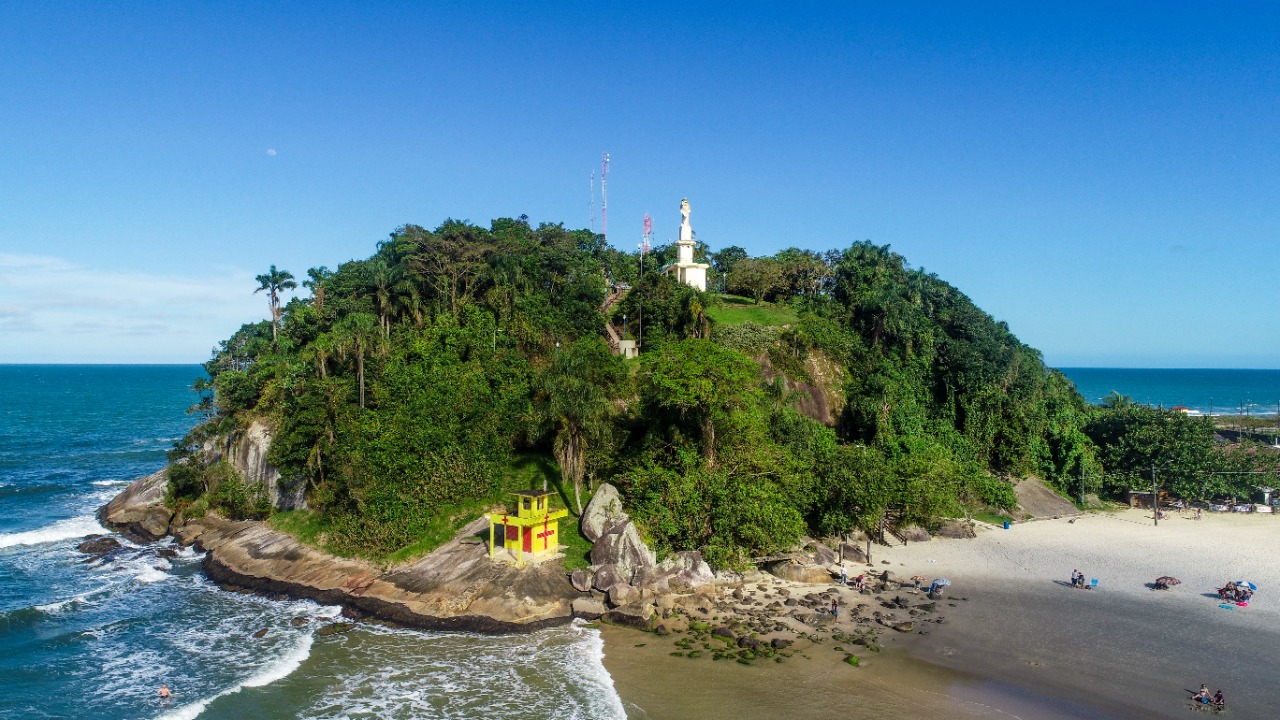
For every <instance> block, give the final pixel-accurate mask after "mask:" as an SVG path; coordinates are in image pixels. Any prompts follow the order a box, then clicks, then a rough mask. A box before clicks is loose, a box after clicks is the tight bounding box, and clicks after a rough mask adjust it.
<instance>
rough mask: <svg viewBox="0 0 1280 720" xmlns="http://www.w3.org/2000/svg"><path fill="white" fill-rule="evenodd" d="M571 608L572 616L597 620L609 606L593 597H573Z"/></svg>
mask: <svg viewBox="0 0 1280 720" xmlns="http://www.w3.org/2000/svg"><path fill="white" fill-rule="evenodd" d="M572 610H573V616H574V617H576V618H582V619H583V620H599V619H600V617H601V616H602V615H604V614H605V613H607V612H609V608H607V607H605V605H604V603H603V602H601V601H600V600H598V599H596V598H593V597H580V598H574V599H573V603H572Z"/></svg>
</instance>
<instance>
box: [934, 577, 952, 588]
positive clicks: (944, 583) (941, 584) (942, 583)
mask: <svg viewBox="0 0 1280 720" xmlns="http://www.w3.org/2000/svg"><path fill="white" fill-rule="evenodd" d="M933 584H934V585H937V586H938V587H946V586H948V585H950V584H951V581H950V580H948V579H946V578H938V579H937V580H934V581H933Z"/></svg>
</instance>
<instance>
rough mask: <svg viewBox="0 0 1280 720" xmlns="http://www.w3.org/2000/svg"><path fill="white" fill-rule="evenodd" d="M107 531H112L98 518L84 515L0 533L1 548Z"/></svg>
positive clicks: (37, 543)
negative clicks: (99, 521)
mask: <svg viewBox="0 0 1280 720" xmlns="http://www.w3.org/2000/svg"><path fill="white" fill-rule="evenodd" d="M107 532H110V531H109V530H107V529H106V528H104V527H102V526H101V525H99V524H98V520H97V518H95V517H94V516H92V515H82V516H80V517H73V518H67V519H65V520H59V521H57V522H55V523H51V524H49V525H45V526H44V527H42V528H36V529H35V530H27V531H24V532H16V533H3V534H0V548H7V547H14V546H17V545H42V544H44V543H52V542H59V541H62V540H71V539H74V538H82V537H84V536H85V535H94V534H105V533H107Z"/></svg>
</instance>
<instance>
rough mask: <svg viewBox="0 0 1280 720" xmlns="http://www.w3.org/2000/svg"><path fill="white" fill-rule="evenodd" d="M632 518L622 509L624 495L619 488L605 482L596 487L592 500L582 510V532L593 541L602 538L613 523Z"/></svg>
mask: <svg viewBox="0 0 1280 720" xmlns="http://www.w3.org/2000/svg"><path fill="white" fill-rule="evenodd" d="M630 519H631V518H630V517H628V516H627V513H626V512H625V511H624V510H623V509H622V497H621V496H619V495H618V489H617V488H615V487H614V486H612V485H610V484H609V483H603V484H602V485H600V487H599V488H597V489H596V492H595V495H593V496H592V497H591V502H589V503H587V507H586V509H585V510H583V511H582V534H583V535H584V536H586V538H587V539H588V540H590V541H591V542H595V541H597V540H599V539H600V536H601V535H603V534H604V532H605V529H606V528H608V527H609V526H611V525H617V524H621V523H624V522H626V521H628V520H630Z"/></svg>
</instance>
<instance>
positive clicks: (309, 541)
mask: <svg viewBox="0 0 1280 720" xmlns="http://www.w3.org/2000/svg"><path fill="white" fill-rule="evenodd" d="M544 482H545V484H546V486H547V489H548V490H551V491H552V492H553V493H554V494H553V495H552V496H551V507H553V508H557V509H558V508H566V509H568V510H569V516H568V517H566V518H564V519H563V520H561V521H560V542H561V544H563V545H566V546H567V549H566V551H565V557H564V566H565V569H566V570H574V569H576V568H585V567H587V566H588V565H590V564H591V561H590V559H589V555H590V554H591V543H590V541H588V540H587V539H586V538H585V537H583V536H582V531H581V529H580V528H579V526H578V518H577V514H576V509H575V505H574V502H573V487H568V488H565V487H561V483H560V470H559V468H558V467H557V466H556V463H555V461H554V460H552V459H551V458H549V457H545V456H541V455H520V456H517V457H515V458H513V459H512V461H511V464H510V465H508V466H507V467H506V469H505V470H504V471H503V473H502V475H501V477H500V478H499V481H498V486H499V490H498V491H497V492H495V493H494V495H492V496H491V497H488V498H482V499H479V500H473V501H470V502H466V503H460V504H458V505H451V506H448V507H441V508H439V509H438V511H437V512H436V513H435V516H434V518H433V519H432V520H431V522H430V523H429V524H428V525H427V530H426V532H425V533H424V534H423V535H422V536H421V537H419V538H418V540H417V541H416V542H413V543H410V544H409V545H406V546H404V547H402V548H400V549H399V550H396V551H395V552H392V553H388V554H386V555H380V556H374V557H367V558H365V559H367V560H371V561H373V562H376V563H378V564H380V565H398V564H400V563H404V562H408V561H410V560H414V559H417V558H420V557H422V556H423V555H426V554H427V553H429V552H431V551H432V550H435V549H436V548H438V547H440V546H441V545H443V544H445V543H446V542H448V541H449V540H450V539H452V538H453V536H454V535H456V534H457V533H458V531H459V530H461V529H462V528H463V527H465V526H466V525H467V523H469V522H471V521H472V520H475V519H476V518H478V517H480V516H481V515H484V514H485V512H487V511H488V509H489V508H491V507H493V506H495V505H507V506H511V505H512V503H513V500H512V498H511V495H510V493H512V492H515V491H517V490H530V489H541V488H542V486H543V484H544ZM590 499H591V494H590V493H589V492H584V493H583V495H582V505H583V507H586V504H587V502H588V501H590ZM267 525H269V526H270V527H271V528H272V529H274V530H278V531H280V532H282V533H285V534H286V535H289V536H291V537H293V538H294V539H296V540H297V541H298V542H301V543H302V544H304V545H308V546H310V547H314V548H316V549H317V550H321V551H324V552H327V553H333V554H338V553H335V552H334V550H333V549H332V548H330V547H328V546H327V543H326V542H325V533H326V532H327V530H328V528H327V527H326V524H325V522H324V519H323V518H322V517H321V516H320V513H318V512H316V511H314V510H291V511H289V512H282V513H276V514H275V515H272V516H271V517H270V518H268V519H267ZM477 537H479V538H480V539H481V540H482V541H483V542H484V543H485V544H486V545H487V544H488V542H489V533H488V530H485V531H483V532H481V533H480V534H479V535H478V536H477Z"/></svg>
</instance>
